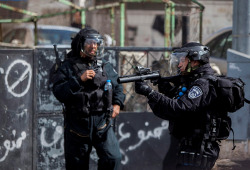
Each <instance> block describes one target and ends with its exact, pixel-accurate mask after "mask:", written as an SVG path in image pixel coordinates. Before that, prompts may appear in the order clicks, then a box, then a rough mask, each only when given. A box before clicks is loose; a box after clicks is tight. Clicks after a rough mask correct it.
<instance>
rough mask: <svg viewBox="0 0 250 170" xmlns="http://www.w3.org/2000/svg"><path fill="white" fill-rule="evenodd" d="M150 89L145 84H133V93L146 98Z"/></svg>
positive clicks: (137, 82)
mask: <svg viewBox="0 0 250 170" xmlns="http://www.w3.org/2000/svg"><path fill="white" fill-rule="evenodd" d="M151 91H152V88H151V87H150V86H149V85H148V84H147V83H146V82H139V81H136V82H135V92H136V93H138V94H141V95H144V96H148V95H149V93H150V92H151Z"/></svg>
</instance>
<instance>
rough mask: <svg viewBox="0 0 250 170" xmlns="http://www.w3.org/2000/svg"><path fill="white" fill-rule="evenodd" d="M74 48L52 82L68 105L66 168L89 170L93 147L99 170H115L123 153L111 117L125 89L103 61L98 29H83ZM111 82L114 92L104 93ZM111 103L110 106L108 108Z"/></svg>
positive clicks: (65, 120) (115, 74)
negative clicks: (106, 85) (109, 81)
mask: <svg viewBox="0 0 250 170" xmlns="http://www.w3.org/2000/svg"><path fill="white" fill-rule="evenodd" d="M71 49H72V50H71V51H70V52H69V53H68V56H67V59H66V60H65V61H64V62H63V64H62V65H61V66H60V67H59V69H58V72H57V75H56V79H55V80H54V82H53V93H54V95H55V97H56V98H57V99H58V100H59V101H60V102H62V103H63V104H64V105H65V111H64V124H65V129H64V149H65V160H66V169H67V170H78V169H79V170H83V169H84V170H87V169H89V157H90V153H91V151H92V147H94V148H95V149H96V153H97V155H98V157H99V160H98V169H99V170H102V169H105V170H116V169H118V167H119V165H120V161H121V153H120V149H119V144H118V141H117V139H116V136H115V134H114V131H113V128H112V127H111V126H112V118H115V117H116V116H117V115H118V114H119V112H120V108H122V107H123V102H124V99H125V95H124V94H123V88H122V86H121V85H120V84H118V83H117V77H118V75H117V73H116V71H115V70H114V69H113V67H112V66H111V64H110V63H109V62H106V61H104V59H102V53H103V50H104V42H103V37H102V36H101V35H100V34H99V33H98V32H97V31H96V30H94V29H92V28H84V29H82V30H80V31H79V33H78V34H77V35H76V36H75V38H74V39H73V40H72V43H71ZM108 79H109V80H111V83H112V90H111V91H104V85H105V83H106V80H108ZM107 93H112V94H111V95H110V94H109V95H108V94H107ZM108 96H112V99H111V98H110V97H108ZM110 100H112V106H111V107H110V106H107V103H109V102H110ZM110 108H112V109H110Z"/></svg>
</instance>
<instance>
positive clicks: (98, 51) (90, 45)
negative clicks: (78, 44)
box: [82, 38, 104, 57]
mask: <svg viewBox="0 0 250 170" xmlns="http://www.w3.org/2000/svg"><path fill="white" fill-rule="evenodd" d="M82 49H84V50H83V52H84V53H85V54H86V55H88V56H96V57H101V56H102V54H103V51H104V42H103V39H99V38H87V39H85V41H84V44H83V47H82Z"/></svg>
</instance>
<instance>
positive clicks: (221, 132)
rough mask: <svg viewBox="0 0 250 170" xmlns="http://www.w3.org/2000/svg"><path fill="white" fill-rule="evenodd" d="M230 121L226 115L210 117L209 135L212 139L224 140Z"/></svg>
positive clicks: (227, 134) (229, 128)
mask: <svg viewBox="0 0 250 170" xmlns="http://www.w3.org/2000/svg"><path fill="white" fill-rule="evenodd" d="M231 125H232V121H231V118H230V117H229V116H227V115H224V116H219V117H217V116H215V117H212V118H211V131H210V135H211V137H212V139H213V140H225V139H227V138H228V137H229V135H230V131H231Z"/></svg>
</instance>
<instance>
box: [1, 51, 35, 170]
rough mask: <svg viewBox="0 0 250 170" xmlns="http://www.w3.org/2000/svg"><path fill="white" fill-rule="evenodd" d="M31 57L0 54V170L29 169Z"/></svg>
mask: <svg viewBox="0 0 250 170" xmlns="http://www.w3.org/2000/svg"><path fill="white" fill-rule="evenodd" d="M31 54H32V53H31V51H28V50H27V51H25V52H24V53H20V52H19V53H16V52H12V51H4V52H2V53H1V54H0V63H1V64H0V96H1V98H0V117H1V119H0V132H1V133H0V168H4V169H7V170H8V169H13V167H12V166H14V165H15V167H17V168H19V169H29V168H30V167H31V166H32V160H31V159H30V161H26V160H29V159H28V158H27V157H30V155H31V154H32V150H31V147H32V146H31V137H32V132H31V131H30V126H31V122H30V121H29V120H30V117H31V109H32V102H30V101H32V91H33V88H32V74H33V70H32V66H31V65H32V60H31V57H32V55H31ZM20 155H22V157H20ZM16 158H18V159H16ZM24 161H25V162H26V163H27V164H24V163H23V162H24ZM28 162H29V163H28Z"/></svg>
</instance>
